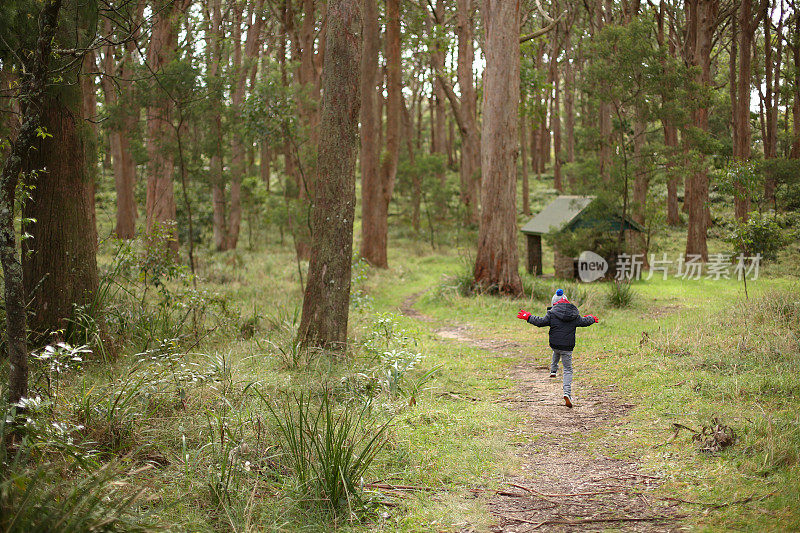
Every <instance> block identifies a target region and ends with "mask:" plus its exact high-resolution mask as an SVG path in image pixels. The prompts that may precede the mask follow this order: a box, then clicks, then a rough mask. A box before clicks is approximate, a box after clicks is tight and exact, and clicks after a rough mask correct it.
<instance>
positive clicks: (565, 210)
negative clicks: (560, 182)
mask: <svg viewBox="0 0 800 533" xmlns="http://www.w3.org/2000/svg"><path fill="white" fill-rule="evenodd" d="M594 199H595V197H594V196H559V197H558V198H556V199H555V200H553V201H552V202H551V203H550V204H549V205H547V207H545V208H544V209H542V210H541V211H539V214H538V215H536V216H535V217H533V218H532V219H531V220H529V221H528V223H527V224H525V225H524V226H522V229H521V230H520V231H522V233H525V234H527V235H544V234H545V233H549V232H550V230H552V229H560V228H563V227H564V226H566V225H567V224H569V223H570V222H572V221H573V220H574V219H575V217H577V216H578V215H579V214H580V212H581V211H583V210H584V209H586V206H588V205H589V204H590V203H592V200H594Z"/></svg>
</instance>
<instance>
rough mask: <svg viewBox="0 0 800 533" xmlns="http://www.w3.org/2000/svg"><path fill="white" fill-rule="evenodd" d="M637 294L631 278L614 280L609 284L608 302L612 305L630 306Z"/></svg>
mask: <svg viewBox="0 0 800 533" xmlns="http://www.w3.org/2000/svg"><path fill="white" fill-rule="evenodd" d="M635 296H636V292H635V291H634V290H633V287H632V286H631V282H630V280H614V281H613V282H612V283H609V284H608V289H607V292H606V302H607V303H608V305H610V306H611V307H617V308H624V307H629V306H630V305H631V303H632V302H633V300H634V297H635Z"/></svg>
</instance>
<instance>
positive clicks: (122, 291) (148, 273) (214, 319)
mask: <svg viewBox="0 0 800 533" xmlns="http://www.w3.org/2000/svg"><path fill="white" fill-rule="evenodd" d="M159 243H161V244H160V245H159ZM165 243H166V241H165V240H163V239H157V238H156V239H153V240H152V243H151V244H150V245H148V243H146V242H144V241H143V240H142V239H139V240H135V241H124V242H123V241H121V242H119V243H118V244H117V249H116V252H115V254H114V257H113V260H112V262H111V265H110V267H109V268H108V269H107V270H106V271H105V272H104V273H103V275H102V277H101V281H100V289H99V290H98V292H97V295H96V298H95V300H96V301H94V302H92V304H91V306H90V307H91V309H92V311H91V312H88V311H87V312H83V311H81V310H80V309H79V310H78V312H76V314H75V317H76V318H75V319H73V321H72V322H71V323H70V327H71V328H72V333H71V334H70V337H69V338H75V339H77V340H81V341H84V342H83V343H89V344H90V345H101V346H102V343H103V341H104V338H103V337H104V335H103V334H101V333H97V332H104V333H105V334H106V335H107V336H108V337H110V338H111V339H113V341H114V342H115V343H116V344H117V345H126V346H132V348H133V349H134V350H135V351H140V352H143V351H146V350H148V349H150V348H151V347H152V346H154V345H155V344H157V343H158V342H160V340H161V339H180V340H182V341H183V340H188V339H195V340H197V339H201V338H204V337H207V336H208V335H210V334H211V333H217V334H218V335H226V334H227V335H228V336H232V334H234V333H237V334H238V333H239V332H238V328H240V325H241V320H240V317H239V316H238V314H237V313H236V312H234V311H233V310H232V309H230V308H229V307H228V304H227V301H226V299H225V298H223V297H222V296H221V295H219V294H217V293H214V292H211V291H208V290H206V289H203V288H198V286H197V282H196V279H195V278H194V276H193V274H192V273H191V272H190V271H189V269H188V268H187V267H186V266H185V265H181V264H179V263H177V262H176V260H175V257H174V256H173V254H172V253H170V252H169V250H168V249H166V248H165V247H166V244H165ZM95 309H100V310H102V315H103V321H102V324H98V323H97V321H96V320H90V318H88V317H90V316H95V315H96V313H95V311H94V310H95ZM73 343H74V342H73Z"/></svg>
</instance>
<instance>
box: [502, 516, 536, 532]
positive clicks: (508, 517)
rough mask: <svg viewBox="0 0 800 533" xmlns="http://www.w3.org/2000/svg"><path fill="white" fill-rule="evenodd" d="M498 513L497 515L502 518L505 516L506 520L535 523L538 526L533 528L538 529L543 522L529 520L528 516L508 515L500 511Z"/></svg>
mask: <svg viewBox="0 0 800 533" xmlns="http://www.w3.org/2000/svg"><path fill="white" fill-rule="evenodd" d="M496 514H497V516H499V517H500V518H503V519H505V520H513V521H514V522H523V523H525V524H533V525H534V526H536V527H534V528H533V529H536V528H537V527H540V526H541V524H540V523H539V522H534V521H533V520H528V519H527V518H520V517H518V516H508V515H504V514H500V513H496Z"/></svg>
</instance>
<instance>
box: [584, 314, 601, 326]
mask: <svg viewBox="0 0 800 533" xmlns="http://www.w3.org/2000/svg"><path fill="white" fill-rule="evenodd" d="M588 316H590V317H592V318H594V323H595V324H597V323H598V322H600V319H599V318H597V317H596V316H594V315H584V318H586V317H588Z"/></svg>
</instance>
